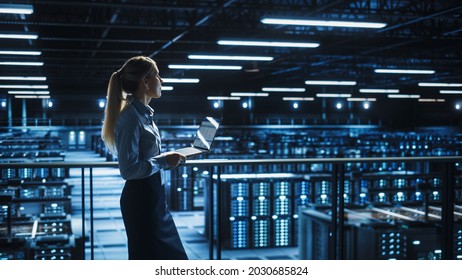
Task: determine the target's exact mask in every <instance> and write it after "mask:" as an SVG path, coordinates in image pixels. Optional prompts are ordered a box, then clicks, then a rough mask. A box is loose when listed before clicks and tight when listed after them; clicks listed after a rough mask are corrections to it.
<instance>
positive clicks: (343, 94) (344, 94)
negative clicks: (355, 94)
mask: <svg viewBox="0 0 462 280" xmlns="http://www.w3.org/2000/svg"><path fill="white" fill-rule="evenodd" d="M316 97H328V98H331V97H342V98H346V97H351V94H349V93H316Z"/></svg>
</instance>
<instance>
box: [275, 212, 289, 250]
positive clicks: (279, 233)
mask: <svg viewBox="0 0 462 280" xmlns="http://www.w3.org/2000/svg"><path fill="white" fill-rule="evenodd" d="M273 219H274V245H275V246H276V247H280V246H289V245H290V234H291V231H290V218H279V217H273Z"/></svg>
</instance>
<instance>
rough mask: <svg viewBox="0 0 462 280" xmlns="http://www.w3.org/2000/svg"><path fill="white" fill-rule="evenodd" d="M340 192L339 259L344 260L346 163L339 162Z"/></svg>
mask: <svg viewBox="0 0 462 280" xmlns="http://www.w3.org/2000/svg"><path fill="white" fill-rule="evenodd" d="M338 172H339V180H338V182H339V193H338V198H339V202H338V217H339V218H338V236H337V237H338V259H340V260H343V259H344V258H345V256H344V251H345V250H344V248H343V246H344V244H345V243H344V239H345V237H344V226H345V198H344V195H345V164H344V163H339V171H338Z"/></svg>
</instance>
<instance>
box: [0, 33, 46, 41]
mask: <svg viewBox="0 0 462 280" xmlns="http://www.w3.org/2000/svg"><path fill="white" fill-rule="evenodd" d="M37 38H38V35H37V34H34V33H0V39H26V40H35V39H37Z"/></svg>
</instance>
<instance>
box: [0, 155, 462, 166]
mask: <svg viewBox="0 0 462 280" xmlns="http://www.w3.org/2000/svg"><path fill="white" fill-rule="evenodd" d="M378 161H379V162H394V161H399V162H418V161H432V162H457V161H462V156H431V157H428V156H427V157H363V158H279V159H201V160H188V161H186V163H185V164H184V165H186V166H189V165H194V166H209V165H216V166H218V165H235V164H278V163H279V164H281V163H282V164H290V163H355V162H378ZM82 166H85V167H87V168H93V167H118V163H117V162H115V161H114V162H86V161H67V162H15V163H9V162H0V168H27V167H37V168H40V167H51V168H53V167H64V168H77V167H82Z"/></svg>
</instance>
